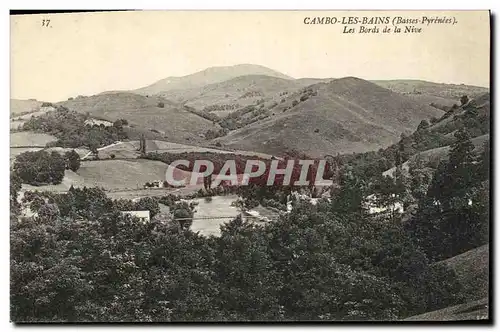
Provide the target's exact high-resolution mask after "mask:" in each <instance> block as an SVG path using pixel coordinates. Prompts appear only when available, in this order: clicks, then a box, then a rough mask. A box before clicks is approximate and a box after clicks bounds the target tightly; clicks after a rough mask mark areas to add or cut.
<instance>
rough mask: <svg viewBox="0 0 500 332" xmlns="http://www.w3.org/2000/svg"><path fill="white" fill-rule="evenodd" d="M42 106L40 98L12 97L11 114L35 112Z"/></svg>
mask: <svg viewBox="0 0 500 332" xmlns="http://www.w3.org/2000/svg"><path fill="white" fill-rule="evenodd" d="M40 106H42V102H41V101H38V100H31V99H30V100H22V99H11V100H10V115H11V116H16V115H22V114H27V113H31V112H35V111H37V110H38V108H39V107H40Z"/></svg>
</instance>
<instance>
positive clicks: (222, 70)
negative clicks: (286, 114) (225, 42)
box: [132, 64, 291, 95]
mask: <svg viewBox="0 0 500 332" xmlns="http://www.w3.org/2000/svg"><path fill="white" fill-rule="evenodd" d="M245 75H266V76H273V77H279V78H284V79H291V77H289V76H286V75H284V74H282V73H280V72H277V71H275V70H272V69H269V68H266V67H263V66H259V65H251V64H241V65H235V66H228V67H210V68H207V69H205V70H202V71H199V72H196V73H194V74H191V75H186V76H182V77H167V78H165V79H163V80H160V81H158V82H155V83H153V84H151V85H149V86H146V87H143V88H140V89H137V90H134V91H132V92H135V93H139V94H142V95H153V94H158V93H162V92H166V91H171V90H184V89H191V88H198V87H202V86H205V85H207V84H213V83H218V82H223V81H227V80H230V79H232V78H235V77H238V76H245Z"/></svg>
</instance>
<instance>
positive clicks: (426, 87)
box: [372, 80, 488, 106]
mask: <svg viewBox="0 0 500 332" xmlns="http://www.w3.org/2000/svg"><path fill="white" fill-rule="evenodd" d="M372 82H373V83H375V84H378V85H380V86H382V87H384V88H386V89H389V90H392V91H394V92H398V93H401V94H405V95H408V96H411V97H412V98H415V99H417V100H420V101H421V102H425V103H426V104H430V103H436V104H439V105H444V106H452V105H453V104H458V105H460V97H462V96H463V95H467V96H469V98H475V97H477V96H479V95H480V94H483V93H486V92H488V89H487V88H484V87H479V86H472V85H462V84H460V85H459V84H444V83H434V82H427V81H420V80H376V81H372Z"/></svg>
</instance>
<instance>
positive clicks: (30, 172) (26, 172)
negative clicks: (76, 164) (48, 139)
mask: <svg viewBox="0 0 500 332" xmlns="http://www.w3.org/2000/svg"><path fill="white" fill-rule="evenodd" d="M65 169H66V162H65V160H64V158H63V157H62V156H61V155H60V154H59V153H57V152H55V151H53V152H51V153H48V152H47V151H44V150H42V151H36V152H24V153H22V154H20V155H19V156H17V158H16V160H15V162H14V172H15V173H16V175H18V176H19V178H21V180H22V182H23V183H28V184H31V185H34V186H39V185H43V184H59V183H61V182H62V179H63V178H64V170H65Z"/></svg>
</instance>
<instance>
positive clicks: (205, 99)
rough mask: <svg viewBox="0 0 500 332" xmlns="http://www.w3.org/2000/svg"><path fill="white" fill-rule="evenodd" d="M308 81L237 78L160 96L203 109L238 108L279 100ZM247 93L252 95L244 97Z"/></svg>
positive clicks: (250, 77) (258, 76)
mask: <svg viewBox="0 0 500 332" xmlns="http://www.w3.org/2000/svg"><path fill="white" fill-rule="evenodd" d="M306 84H307V82H302V83H301V81H296V80H287V79H283V78H278V77H272V76H264V75H246V76H239V77H236V78H233V79H230V80H227V81H224V82H220V83H214V84H209V85H206V86H203V87H199V88H192V89H186V90H171V91H168V92H165V93H162V94H161V96H163V97H165V98H167V99H171V100H175V101H179V102H186V105H187V106H190V107H194V108H196V109H203V108H204V107H205V106H210V105H224V104H238V105H240V107H244V106H247V105H252V104H255V103H256V102H257V100H259V99H265V100H267V99H269V98H273V99H275V100H277V101H279V93H280V92H284V91H292V90H296V89H298V88H300V87H303V86H305V85H306ZM246 93H254V94H256V95H255V96H249V97H245V94H246Z"/></svg>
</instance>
